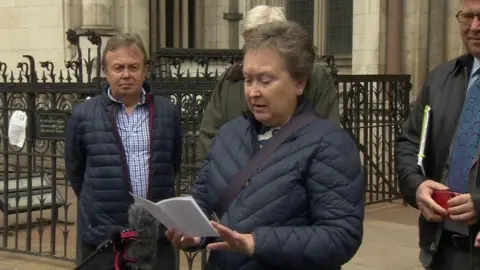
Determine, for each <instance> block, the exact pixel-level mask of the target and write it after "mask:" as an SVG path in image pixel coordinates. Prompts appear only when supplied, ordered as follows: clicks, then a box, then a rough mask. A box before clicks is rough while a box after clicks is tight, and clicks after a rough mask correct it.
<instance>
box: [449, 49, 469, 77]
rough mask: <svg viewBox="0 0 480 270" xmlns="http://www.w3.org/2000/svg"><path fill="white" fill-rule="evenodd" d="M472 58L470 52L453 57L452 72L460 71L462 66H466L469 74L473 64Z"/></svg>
mask: <svg viewBox="0 0 480 270" xmlns="http://www.w3.org/2000/svg"><path fill="white" fill-rule="evenodd" d="M473 60H474V59H473V55H472V54H470V53H466V54H463V55H461V56H459V57H457V58H456V59H455V63H454V66H453V70H452V72H456V71H462V70H463V69H464V68H467V70H468V73H469V74H470V70H471V69H472V66H473Z"/></svg>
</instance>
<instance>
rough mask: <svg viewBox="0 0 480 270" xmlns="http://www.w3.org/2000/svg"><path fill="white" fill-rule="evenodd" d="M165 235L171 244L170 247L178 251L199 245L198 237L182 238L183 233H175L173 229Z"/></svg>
mask: <svg viewBox="0 0 480 270" xmlns="http://www.w3.org/2000/svg"><path fill="white" fill-rule="evenodd" d="M165 235H166V236H167V238H168V240H170V241H171V242H172V245H173V246H174V247H176V248H179V249H185V248H189V247H194V246H198V245H200V237H191V236H184V235H183V233H181V232H178V231H175V229H168V230H167V231H166V232H165Z"/></svg>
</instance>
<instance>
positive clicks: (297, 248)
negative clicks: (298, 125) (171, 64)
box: [193, 118, 364, 270]
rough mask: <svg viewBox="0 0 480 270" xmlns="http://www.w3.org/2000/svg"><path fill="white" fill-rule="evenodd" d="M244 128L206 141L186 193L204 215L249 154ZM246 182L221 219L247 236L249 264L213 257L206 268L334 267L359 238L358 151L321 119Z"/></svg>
mask: <svg viewBox="0 0 480 270" xmlns="http://www.w3.org/2000/svg"><path fill="white" fill-rule="evenodd" d="M248 129H249V123H248V122H247V121H246V120H245V119H244V118H237V119H235V120H233V121H232V122H229V123H227V124H225V125H224V126H223V127H222V128H221V129H220V131H219V133H218V135H217V137H216V138H215V140H214V143H213V144H212V147H211V152H210V154H209V155H208V157H207V159H206V161H205V163H204V166H203V168H202V170H201V173H200V176H199V178H198V181H197V183H196V185H195V187H194V189H193V195H194V197H195V198H196V199H197V201H198V202H199V204H200V206H201V207H202V208H203V209H204V211H205V212H207V214H209V209H213V208H215V204H216V203H217V202H218V198H219V195H220V194H221V193H222V191H223V190H224V189H225V188H226V187H227V185H228V183H229V182H230V181H232V180H233V178H234V176H235V174H236V173H237V172H238V171H239V170H240V169H241V168H243V167H244V166H245V165H246V164H247V162H248V161H249V160H250V159H251V157H252V153H253V143H252V141H253V140H254V139H255V138H254V137H252V136H251V133H250V132H246V130H248ZM245 134H247V136H245ZM249 183H250V184H249V185H248V186H247V187H246V188H244V189H243V190H242V191H241V193H240V194H239V195H238V197H237V199H236V200H235V201H234V202H233V203H232V205H231V206H230V208H229V211H228V212H227V214H226V215H224V217H223V218H222V220H221V222H222V223H223V224H225V225H227V226H229V227H230V228H231V229H233V230H236V231H238V232H241V233H251V232H253V233H254V237H255V241H256V249H255V255H254V259H253V260H250V259H249V258H247V257H246V256H244V255H242V254H238V253H218V252H213V253H212V257H211V258H210V264H211V267H212V268H215V267H217V268H218V269H241V270H244V269H245V270H246V269H248V270H251V269H302V270H303V269H305V270H308V269H316V270H319V269H339V266H340V265H342V264H344V263H346V262H347V261H348V260H349V259H350V258H352V257H353V255H354V254H355V253H356V251H357V249H358V247H359V246H360V244H361V241H362V236H363V225H362V224H363V217H364V206H363V194H364V193H363V192H364V179H363V174H362V170H361V165H360V158H359V152H358V150H357V148H356V145H355V143H354V141H353V140H352V138H351V137H350V136H349V135H348V134H347V133H346V132H345V131H344V130H342V129H340V128H339V127H337V126H335V125H334V124H332V123H330V122H329V121H326V120H317V121H315V122H313V123H311V124H309V125H308V126H306V127H304V128H303V129H302V130H300V132H299V133H298V137H297V138H296V139H294V140H291V141H288V142H285V143H284V144H282V145H281V146H280V148H279V149H277V151H276V152H275V153H274V154H272V156H271V157H270V158H269V159H268V160H267V161H266V162H265V163H264V165H263V166H262V168H260V170H259V171H258V172H257V174H255V175H254V176H253V177H252V178H251V180H250V182H249ZM214 266H215V267H214Z"/></svg>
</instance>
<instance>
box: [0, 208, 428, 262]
mask: <svg viewBox="0 0 480 270" xmlns="http://www.w3.org/2000/svg"><path fill="white" fill-rule="evenodd" d="M416 220H417V212H416V211H415V210H414V209H412V208H410V207H408V208H407V207H403V206H401V205H400V204H399V203H395V204H389V205H380V206H374V207H369V208H368V210H367V219H366V221H365V224H364V226H365V237H364V242H363V245H362V247H361V248H360V250H359V251H358V253H357V255H356V256H355V257H354V258H353V260H352V261H351V262H349V263H348V264H347V265H345V266H344V268H343V269H344V270H364V269H365V270H366V269H369V270H390V269H396V270H423V268H421V267H420V264H419V263H418V249H417V227H416ZM0 262H1V263H0V270H30V269H37V270H53V269H55V270H67V269H73V265H72V264H70V263H67V262H62V261H55V260H49V259H43V258H38V257H34V256H26V255H19V254H14V253H9V252H0ZM182 265H183V266H184V267H182V269H187V268H186V262H184V261H182ZM194 269H199V268H194Z"/></svg>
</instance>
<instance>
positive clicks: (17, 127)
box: [8, 111, 27, 148]
mask: <svg viewBox="0 0 480 270" xmlns="http://www.w3.org/2000/svg"><path fill="white" fill-rule="evenodd" d="M26 127H27V115H26V114H25V112H24V111H14V112H13V113H12V116H11V117H10V123H9V125H8V141H9V142H10V144H11V145H15V146H17V147H20V148H22V147H23V144H24V143H25V132H26Z"/></svg>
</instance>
